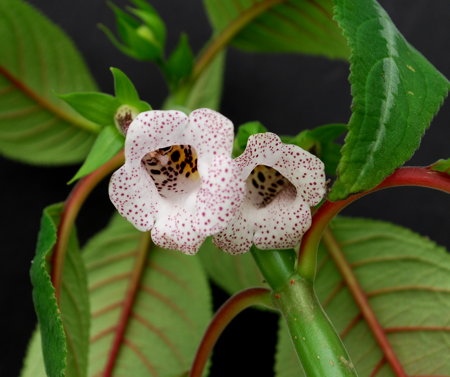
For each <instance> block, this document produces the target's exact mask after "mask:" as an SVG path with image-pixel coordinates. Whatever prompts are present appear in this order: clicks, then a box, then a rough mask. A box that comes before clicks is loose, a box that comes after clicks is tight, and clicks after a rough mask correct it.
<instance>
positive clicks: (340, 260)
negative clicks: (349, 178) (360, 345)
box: [323, 229, 407, 377]
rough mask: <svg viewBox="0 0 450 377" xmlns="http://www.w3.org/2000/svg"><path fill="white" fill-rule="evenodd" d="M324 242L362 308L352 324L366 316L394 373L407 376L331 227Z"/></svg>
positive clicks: (357, 303) (400, 376) (359, 306)
mask: <svg viewBox="0 0 450 377" xmlns="http://www.w3.org/2000/svg"><path fill="white" fill-rule="evenodd" d="M323 242H324V244H325V246H326V248H327V250H328V252H329V254H330V255H331V257H332V259H333V260H334V262H335V264H336V267H337V268H338V270H339V272H340V273H341V275H342V278H343V280H344V282H345V284H346V285H347V288H348V289H349V291H350V293H351V295H352V297H353V299H354V300H355V304H356V305H357V306H358V308H359V310H360V313H359V314H358V316H357V317H355V318H354V319H353V320H352V322H351V323H350V325H351V324H352V323H354V322H358V321H359V317H362V318H364V320H365V321H366V323H367V325H368V327H369V329H370V331H371V332H372V335H373V336H374V338H375V340H376V341H377V343H378V345H379V347H380V349H381V351H382V352H383V354H384V359H386V361H387V362H388V363H389V365H390V366H391V369H392V371H393V373H394V374H395V375H396V376H398V377H407V375H406V373H405V371H404V370H403V366H402V364H401V363H400V361H399V359H398V357H397V355H396V354H395V352H394V349H393V348H392V346H391V344H390V342H389V339H388V338H387V335H386V332H385V331H384V329H383V328H382V326H381V324H380V323H379V322H378V319H377V317H376V314H375V312H374V311H373V309H372V307H371V306H370V304H369V302H368V299H367V296H366V295H365V293H364V291H363V289H362V287H361V286H360V285H359V282H358V280H357V278H356V276H355V274H354V273H353V271H352V268H351V266H350V264H349V263H348V261H347V260H346V258H345V256H344V253H343V251H342V249H341V247H340V245H339V243H338V242H337V240H336V239H335V237H334V235H333V233H332V232H331V231H330V230H329V229H327V230H326V231H325V232H324V235H323Z"/></svg>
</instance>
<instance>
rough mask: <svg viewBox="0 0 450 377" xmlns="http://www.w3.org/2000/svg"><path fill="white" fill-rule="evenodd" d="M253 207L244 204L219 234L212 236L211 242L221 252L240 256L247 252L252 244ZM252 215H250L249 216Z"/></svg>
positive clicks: (246, 203)
mask: <svg viewBox="0 0 450 377" xmlns="http://www.w3.org/2000/svg"><path fill="white" fill-rule="evenodd" d="M255 212H256V211H255V210H254V207H252V206H251V205H249V203H248V202H244V203H243V205H242V207H241V208H240V209H239V212H238V214H237V215H236V217H235V218H234V219H233V220H232V221H231V222H230V223H229V224H228V226H227V227H226V228H225V229H224V230H223V231H221V232H220V233H218V234H216V235H215V236H213V241H214V243H215V244H216V245H217V247H219V248H220V249H222V250H223V251H225V252H227V253H230V254H242V253H245V252H247V251H248V250H249V249H250V247H251V246H252V243H253V234H254V227H255V224H254V221H252V218H253V219H254V216H255V215H256V213H255ZM250 213H251V214H253V216H252V215H250Z"/></svg>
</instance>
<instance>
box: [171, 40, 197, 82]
mask: <svg viewBox="0 0 450 377" xmlns="http://www.w3.org/2000/svg"><path fill="white" fill-rule="evenodd" d="M193 65H194V54H193V53H192V50H191V46H189V41H188V37H187V35H186V34H181V37H180V41H179V42H178V45H177V46H176V47H175V49H174V51H173V52H172V54H171V55H170V57H169V59H168V60H167V62H166V63H165V65H164V72H165V74H166V75H167V77H168V79H169V81H170V83H171V84H172V85H174V86H176V85H177V84H178V82H179V81H180V80H182V79H184V78H185V77H187V76H189V75H190V74H191V72H192V67H193Z"/></svg>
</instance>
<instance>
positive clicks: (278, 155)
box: [214, 132, 326, 253]
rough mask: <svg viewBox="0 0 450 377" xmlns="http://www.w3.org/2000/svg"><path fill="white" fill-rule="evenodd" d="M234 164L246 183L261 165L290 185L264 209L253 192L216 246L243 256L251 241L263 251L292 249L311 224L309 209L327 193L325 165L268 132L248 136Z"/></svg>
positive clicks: (221, 234) (220, 236)
mask: <svg viewBox="0 0 450 377" xmlns="http://www.w3.org/2000/svg"><path fill="white" fill-rule="evenodd" d="M235 161H236V164H237V165H238V166H239V167H240V169H241V177H242V178H243V179H248V177H249V175H250V173H251V172H252V170H253V169H254V168H255V167H256V166H258V165H263V166H268V167H271V168H274V169H275V170H277V171H278V172H279V173H280V174H281V175H282V176H283V177H284V178H285V179H287V180H288V181H289V182H290V183H289V184H284V187H285V188H283V189H282V190H279V191H278V192H277V193H276V196H275V197H274V199H273V200H271V201H270V202H269V203H268V204H267V205H263V206H256V205H255V204H254V202H255V200H254V197H252V194H255V193H254V192H252V193H250V191H249V192H248V193H247V197H246V199H245V202H244V204H243V206H242V208H243V209H242V210H241V211H240V212H239V214H238V215H237V216H236V217H235V218H234V219H233V221H232V222H231V223H230V224H229V225H228V226H227V228H226V229H225V230H224V231H222V232H220V233H219V234H217V235H215V236H214V241H215V242H216V244H217V245H218V246H219V247H221V248H222V249H223V250H224V251H227V252H230V253H242V252H245V251H247V250H248V249H249V248H250V246H251V243H252V242H253V243H254V244H255V245H256V246H257V247H258V248H260V249H285V248H291V247H294V246H295V245H296V244H297V243H298V242H299V241H300V240H301V237H302V236H303V234H304V233H305V232H306V230H307V229H308V228H309V227H310V225H311V211H310V206H313V205H315V204H317V203H318V202H319V201H320V200H321V198H322V197H323V195H324V194H325V189H326V186H325V174H324V165H323V163H322V161H320V160H319V159H318V158H317V157H315V156H314V155H312V154H310V153H309V152H306V151H304V150H303V149H301V148H300V147H297V146H294V145H286V144H283V143H282V142H281V140H280V138H279V137H278V136H277V135H275V134H272V133H269V132H268V133H264V134H255V135H252V136H250V137H249V139H248V142H247V147H246V149H245V151H244V153H243V154H242V155H241V156H239V157H238V158H237V159H236V160H235ZM263 178H264V177H263ZM263 178H262V179H263ZM266 182H267V180H266ZM254 184H255V188H257V183H256V182H255V183H254ZM261 187H262V186H261ZM266 188H267V185H266ZM272 191H273V192H276V190H275V189H273V190H272ZM256 194H258V193H256ZM252 203H253V204H252Z"/></svg>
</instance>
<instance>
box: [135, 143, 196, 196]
mask: <svg viewBox="0 0 450 377" xmlns="http://www.w3.org/2000/svg"><path fill="white" fill-rule="evenodd" d="M142 163H143V164H144V166H145V169H146V170H147V172H148V174H149V175H150V177H151V178H152V180H153V182H154V183H155V186H156V188H157V189H158V192H159V194H160V195H161V196H163V197H170V196H172V195H173V194H179V193H186V192H188V191H190V190H189V188H190V187H192V186H193V185H195V186H196V185H197V184H200V174H199V173H198V169H197V153H196V152H195V150H194V148H192V147H191V146H190V145H172V146H170V147H166V148H161V149H158V150H156V151H153V152H150V153H147V154H146V155H145V157H144V158H143V159H142Z"/></svg>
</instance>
